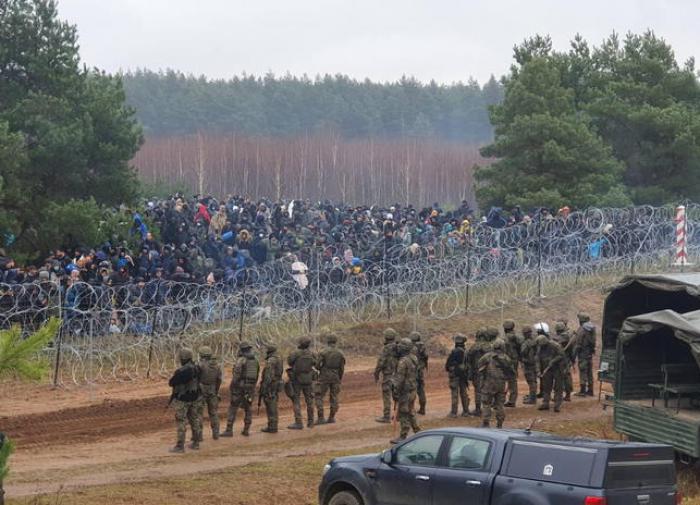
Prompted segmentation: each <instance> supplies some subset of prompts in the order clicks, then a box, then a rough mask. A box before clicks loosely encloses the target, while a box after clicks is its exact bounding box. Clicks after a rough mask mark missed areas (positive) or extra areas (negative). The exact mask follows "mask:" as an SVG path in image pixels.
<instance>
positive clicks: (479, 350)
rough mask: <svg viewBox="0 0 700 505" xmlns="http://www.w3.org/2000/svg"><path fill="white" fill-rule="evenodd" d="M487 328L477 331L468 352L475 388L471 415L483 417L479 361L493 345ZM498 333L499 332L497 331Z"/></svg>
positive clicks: (470, 374) (470, 373)
mask: <svg viewBox="0 0 700 505" xmlns="http://www.w3.org/2000/svg"><path fill="white" fill-rule="evenodd" d="M487 333H488V330H487V329H486V328H479V329H478V330H477V331H476V342H474V344H473V345H472V346H471V347H470V348H469V350H468V351H467V371H468V377H469V380H470V381H471V383H472V386H474V411H473V412H471V413H470V415H473V416H476V417H480V416H481V378H480V377H479V373H478V370H479V366H478V365H479V360H480V359H481V358H482V357H483V356H484V354H486V353H487V352H489V351H490V350H491V344H490V343H489V342H487V338H488V337H487ZM496 333H498V331H496Z"/></svg>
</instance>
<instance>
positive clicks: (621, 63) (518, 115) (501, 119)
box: [477, 32, 700, 207]
mask: <svg viewBox="0 0 700 505" xmlns="http://www.w3.org/2000/svg"><path fill="white" fill-rule="evenodd" d="M514 59H515V62H516V64H515V65H514V66H513V67H512V69H511V73H510V76H509V77H508V78H507V79H505V99H504V101H503V102H502V104H497V105H495V106H493V107H492V108H491V121H492V123H493V124H494V126H495V133H496V138H495V141H494V143H493V144H492V145H490V146H487V147H486V148H484V149H483V151H482V153H483V154H485V155H488V156H495V157H498V158H500V159H499V160H498V161H497V162H496V163H494V165H492V166H491V167H488V168H484V169H481V170H480V171H479V173H478V174H477V178H478V180H479V181H480V188H479V190H478V192H477V194H478V197H479V199H480V202H481V203H482V204H484V205H493V204H498V205H511V204H513V203H519V204H521V205H527V206H540V205H548V206H553V207H556V206H558V205H563V204H567V205H575V206H579V207H581V206H587V205H601V206H602V205H614V206H622V205H626V204H628V203H629V202H630V198H631V199H632V200H633V201H634V202H636V203H652V204H662V203H666V202H674V201H678V200H682V199H695V198H698V197H700V115H699V114H698V112H700V110H699V109H700V85H699V84H698V79H697V77H696V75H695V70H694V62H693V61H692V60H691V61H689V62H688V63H686V65H685V66H684V67H683V68H681V67H679V66H678V64H677V63H676V60H675V57H674V54H673V51H672V49H671V47H670V46H669V45H668V44H667V43H666V42H665V41H663V40H662V39H659V38H658V37H656V36H655V35H654V34H653V33H652V32H647V33H645V34H643V35H634V34H629V35H627V37H625V39H624V41H623V42H621V41H620V39H619V37H618V36H617V35H616V34H613V35H612V36H611V37H610V38H608V39H607V40H605V41H604V42H603V44H602V45H601V46H600V47H598V48H593V49H591V48H590V47H589V45H588V43H587V42H586V41H585V40H583V39H582V38H581V37H580V36H576V37H575V39H574V40H573V41H572V43H571V49H570V50H569V51H568V52H567V53H558V52H555V51H553V50H552V43H551V40H550V39H549V38H548V37H540V36H536V37H533V38H532V39H529V40H526V41H525V42H524V43H523V44H522V45H520V46H518V47H516V48H515V54H514Z"/></svg>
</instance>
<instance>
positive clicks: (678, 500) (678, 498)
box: [676, 491, 683, 505]
mask: <svg viewBox="0 0 700 505" xmlns="http://www.w3.org/2000/svg"><path fill="white" fill-rule="evenodd" d="M681 503H683V493H681V492H680V491H676V505H681Z"/></svg>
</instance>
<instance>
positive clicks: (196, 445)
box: [190, 440, 199, 451]
mask: <svg viewBox="0 0 700 505" xmlns="http://www.w3.org/2000/svg"><path fill="white" fill-rule="evenodd" d="M190 449H192V450H193V451H198V450H199V440H192V442H191V443H190Z"/></svg>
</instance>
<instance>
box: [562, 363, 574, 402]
mask: <svg viewBox="0 0 700 505" xmlns="http://www.w3.org/2000/svg"><path fill="white" fill-rule="evenodd" d="M562 388H563V389H564V393H565V394H567V395H568V394H571V392H572V391H573V390H574V378H573V377H572V376H571V367H570V366H567V367H566V369H565V370H564V372H563V374H562Z"/></svg>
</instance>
